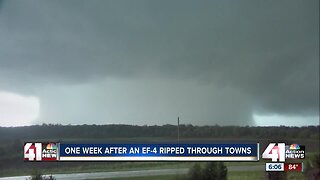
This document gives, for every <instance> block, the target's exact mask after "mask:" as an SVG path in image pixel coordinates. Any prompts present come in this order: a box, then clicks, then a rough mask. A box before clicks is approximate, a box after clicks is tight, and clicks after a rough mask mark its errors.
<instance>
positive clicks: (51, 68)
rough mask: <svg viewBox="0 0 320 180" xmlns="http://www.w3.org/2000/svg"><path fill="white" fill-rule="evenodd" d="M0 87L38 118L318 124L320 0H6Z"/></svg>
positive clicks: (0, 26) (0, 30)
mask: <svg viewBox="0 0 320 180" xmlns="http://www.w3.org/2000/svg"><path fill="white" fill-rule="evenodd" d="M1 91H2V92H10V93H15V94H19V95H21V96H32V97H36V98H38V99H39V102H40V114H39V116H38V117H37V118H36V119H34V121H33V123H42V122H46V123H62V124H69V123H71V124H83V123H86V124H92V123H96V124H110V123H115V124H118V123H125V124H139V125H143V124H149V125H150V124H166V123H170V124H174V123H175V121H176V117H177V116H181V119H182V122H183V123H186V124H187V123H191V124H197V125H204V124H209V125H210V124H220V125H256V124H257V123H256V122H255V119H254V115H259V116H275V115H277V116H282V117H285V118H284V119H283V121H282V122H280V124H284V125H292V124H293V125H294V123H292V122H290V117H292V119H294V118H296V117H300V118H303V119H304V120H305V124H315V123H316V121H318V118H319V1H318V0H308V1H301V0H285V1H284V0H280V1H265V0H241V1H228V0H227V1H182V0H173V1H172V0H161V1H150V0H146V1H142V0H135V1H130V0H119V1H118V0H108V1H62V0H61V1H60V0H59V1H58V0H54V1H43V0H41V1H40V0H39V1H33V0H32V1H15V0H13V1H0V92H1ZM0 104H1V103H0ZM0 108H1V107H0ZM0 112H1V111H0ZM0 117H1V116H0ZM315 120H316V121H315ZM0 121H4V120H1V119H0ZM258 125H259V124H258Z"/></svg>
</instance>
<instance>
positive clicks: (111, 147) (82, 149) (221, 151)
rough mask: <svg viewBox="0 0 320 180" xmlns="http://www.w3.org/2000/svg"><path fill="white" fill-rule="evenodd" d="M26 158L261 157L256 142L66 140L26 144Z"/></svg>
mask: <svg viewBox="0 0 320 180" xmlns="http://www.w3.org/2000/svg"><path fill="white" fill-rule="evenodd" d="M24 160H25V161H258V160H259V143H256V144H65V143H34V142H28V143H25V145H24Z"/></svg>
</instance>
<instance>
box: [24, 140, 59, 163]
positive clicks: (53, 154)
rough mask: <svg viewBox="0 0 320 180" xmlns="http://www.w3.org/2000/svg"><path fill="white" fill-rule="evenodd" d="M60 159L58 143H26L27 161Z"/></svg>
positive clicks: (25, 154) (25, 158)
mask: <svg viewBox="0 0 320 180" xmlns="http://www.w3.org/2000/svg"><path fill="white" fill-rule="evenodd" d="M57 158H58V143H25V144H24V160H25V161H56V160H57Z"/></svg>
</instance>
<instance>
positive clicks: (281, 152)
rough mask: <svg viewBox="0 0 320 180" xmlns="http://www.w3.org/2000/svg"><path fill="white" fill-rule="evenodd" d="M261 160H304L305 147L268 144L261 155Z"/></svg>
mask: <svg viewBox="0 0 320 180" xmlns="http://www.w3.org/2000/svg"><path fill="white" fill-rule="evenodd" d="M262 158H263V159H271V160H272V162H277V161H278V160H279V162H285V159H304V158H305V146H301V145H298V144H291V145H285V143H270V144H269V145H268V147H267V148H266V149H265V150H264V152H263V154H262Z"/></svg>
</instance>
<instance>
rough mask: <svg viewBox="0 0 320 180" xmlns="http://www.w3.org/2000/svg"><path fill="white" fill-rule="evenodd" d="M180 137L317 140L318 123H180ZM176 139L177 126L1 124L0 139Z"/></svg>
mask: <svg viewBox="0 0 320 180" xmlns="http://www.w3.org/2000/svg"><path fill="white" fill-rule="evenodd" d="M179 129H180V133H179V134H180V138H255V139H257V138H262V139H266V138H267V139H268V138H270V137H272V138H278V137H279V138H281V137H282V138H283V137H290V138H291V139H295V138H297V139H301V138H302V139H318V138H319V126H306V127H286V126H280V127H249V126H246V127H239V126H218V125H215V126H193V125H183V124H182V125H180V126H179ZM139 137H163V138H170V139H172V138H176V137H177V125H162V126H133V125H116V124H114V125H59V124H43V125H35V126H24V127H0V140H2V141H3V140H12V139H20V140H23V139H72V138H75V139H78V138H79V139H91V138H94V139H97V138H139Z"/></svg>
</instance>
